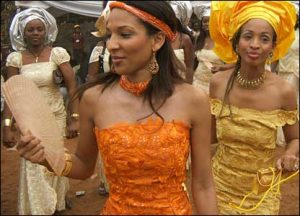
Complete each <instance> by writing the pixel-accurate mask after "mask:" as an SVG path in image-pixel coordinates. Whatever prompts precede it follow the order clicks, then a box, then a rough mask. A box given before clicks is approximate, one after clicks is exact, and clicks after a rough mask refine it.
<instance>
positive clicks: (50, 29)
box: [3, 8, 79, 215]
mask: <svg viewBox="0 0 300 216" xmlns="http://www.w3.org/2000/svg"><path fill="white" fill-rule="evenodd" d="M57 31H58V30H57V26H56V20H55V18H54V17H53V16H52V15H51V14H50V13H49V12H47V11H46V10H44V9H42V8H29V9H26V10H24V11H21V12H20V13H17V14H16V15H15V17H14V18H13V21H12V23H11V26H10V32H9V33H10V40H11V44H12V47H13V49H14V50H16V51H15V52H12V53H10V54H9V56H8V57H7V60H6V67H7V77H8V79H9V78H10V77H12V76H14V75H18V74H21V75H22V76H25V77H26V78H28V79H30V80H32V81H33V82H34V83H35V84H36V85H37V86H38V88H39V89H40V91H41V93H42V94H43V96H44V97H45V98H46V100H47V102H48V104H49V106H50V108H51V110H52V111H53V114H54V115H55V118H56V121H57V123H58V126H59V128H60V130H61V136H62V137H63V136H64V135H65V130H66V110H65V106H64V101H63V97H62V95H61V93H60V92H59V86H58V85H56V84H55V83H54V80H53V73H54V71H56V70H60V72H61V73H62V75H63V79H64V81H65V83H66V86H67V88H68V93H69V96H73V94H74V93H75V91H76V81H75V77H74V72H73V70H72V68H71V66H70V64H69V61H70V56H69V55H68V53H67V51H66V50H65V49H64V48H61V47H51V44H52V42H54V41H55V39H56V36H57ZM70 110H71V113H72V114H71V115H70V116H69V121H68V122H69V125H68V135H69V136H70V137H75V136H77V130H78V127H79V125H78V124H79V122H78V117H79V116H78V100H74V101H73V102H72V104H71V106H70ZM12 118H13V116H12V113H11V111H10V110H9V108H8V106H7V105H6V104H5V106H4V111H3V127H4V129H3V144H4V145H5V146H6V147H13V146H15V145H16V141H17V140H16V139H15V137H14V133H13V131H12V121H11V119H12ZM45 124H47V122H45ZM19 185H20V186H19V195H18V213H19V214H20V215H24V214H25V215H34V214H36V215H45V214H47V215H51V214H54V212H55V211H62V210H65V209H66V203H67V207H70V202H69V201H70V200H68V199H66V194H67V191H68V190H69V180H68V178H67V177H64V176H56V175H54V174H53V173H50V172H48V170H47V169H46V168H45V167H44V166H41V165H39V164H34V163H32V162H30V161H29V160H26V159H24V158H21V167H20V184H19Z"/></svg>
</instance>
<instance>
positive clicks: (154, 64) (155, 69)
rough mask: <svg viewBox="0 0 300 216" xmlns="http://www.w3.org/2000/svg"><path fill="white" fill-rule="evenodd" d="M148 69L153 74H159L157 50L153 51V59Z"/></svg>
mask: <svg viewBox="0 0 300 216" xmlns="http://www.w3.org/2000/svg"><path fill="white" fill-rule="evenodd" d="M147 70H148V71H149V72H150V73H151V74H153V75H154V74H157V73H158V71H159V65H158V63H157V60H156V55H155V52H153V54H152V59H151V61H150V62H149V64H148V67H147Z"/></svg>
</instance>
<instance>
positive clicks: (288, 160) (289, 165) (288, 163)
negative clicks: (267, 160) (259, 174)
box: [276, 153, 299, 172]
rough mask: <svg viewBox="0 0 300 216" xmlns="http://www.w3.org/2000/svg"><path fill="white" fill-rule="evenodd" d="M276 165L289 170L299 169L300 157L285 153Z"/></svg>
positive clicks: (278, 167) (280, 168)
mask: <svg viewBox="0 0 300 216" xmlns="http://www.w3.org/2000/svg"><path fill="white" fill-rule="evenodd" d="M276 167H277V169H279V170H285V171H289V172H292V171H297V170H299V157H296V156H295V155H292V154H287V153H285V154H283V155H282V156H281V157H280V158H279V159H278V160H277V162H276Z"/></svg>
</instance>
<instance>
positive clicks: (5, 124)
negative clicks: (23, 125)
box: [3, 118, 11, 127]
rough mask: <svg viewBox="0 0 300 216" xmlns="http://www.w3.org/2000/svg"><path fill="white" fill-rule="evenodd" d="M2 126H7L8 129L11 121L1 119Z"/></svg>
mask: <svg viewBox="0 0 300 216" xmlns="http://www.w3.org/2000/svg"><path fill="white" fill-rule="evenodd" d="M3 125H4V126H7V127H10V126H11V119H9V118H6V119H3Z"/></svg>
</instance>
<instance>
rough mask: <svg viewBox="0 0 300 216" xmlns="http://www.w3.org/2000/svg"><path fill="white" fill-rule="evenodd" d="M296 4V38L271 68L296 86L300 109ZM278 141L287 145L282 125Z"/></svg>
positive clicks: (296, 5)
mask: <svg viewBox="0 0 300 216" xmlns="http://www.w3.org/2000/svg"><path fill="white" fill-rule="evenodd" d="M294 6H295V9H296V11H297V21H296V25H295V40H294V41H293V43H292V45H291V47H290V48H289V50H288V52H287V54H286V55H285V56H284V57H282V58H281V59H279V60H277V61H275V62H273V63H272V64H271V68H272V70H273V71H274V72H276V74H278V75H279V76H280V77H281V78H282V79H284V80H286V81H288V82H289V83H290V84H291V85H292V86H294V88H295V89H296V92H297V100H298V101H297V104H298V109H299V2H298V4H296V3H294ZM276 142H277V144H278V145H280V146H285V145H286V142H285V138H284V134H283V131H282V128H281V127H280V128H278V133H277V141H276Z"/></svg>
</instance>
